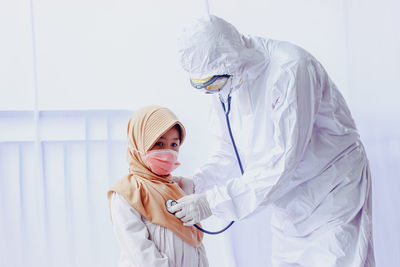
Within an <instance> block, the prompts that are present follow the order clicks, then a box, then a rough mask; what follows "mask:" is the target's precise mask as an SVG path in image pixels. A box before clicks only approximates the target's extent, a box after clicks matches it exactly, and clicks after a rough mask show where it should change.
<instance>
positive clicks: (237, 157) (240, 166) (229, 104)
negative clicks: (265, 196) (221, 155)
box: [194, 95, 244, 235]
mask: <svg viewBox="0 0 400 267" xmlns="http://www.w3.org/2000/svg"><path fill="white" fill-rule="evenodd" d="M220 101H221V104H222V108H223V110H224V113H225V118H226V125H227V126H228V131H229V136H230V138H231V141H232V145H233V149H234V150H235V154H236V159H237V162H238V164H239V168H240V171H241V173H242V175H243V173H244V171H243V166H242V161H241V160H240V156H239V152H238V150H237V147H236V143H235V139H234V138H233V134H232V129H231V123H230V121H229V113H230V112H231V96H230V95H229V96H228V111H227V110H226V107H225V103H224V102H223V101H222V100H221V99H220ZM234 222H235V221H231V222H230V223H229V224H228V225H227V226H226V227H225V228H223V229H222V230H220V231H216V232H211V231H207V230H205V229H203V228H201V227H200V226H198V225H196V224H195V225H194V227H196V228H197V229H198V230H200V231H202V232H203V233H206V234H209V235H217V234H220V233H222V232H225V231H226V230H227V229H228V228H229V227H231V226H232V224H233V223H234Z"/></svg>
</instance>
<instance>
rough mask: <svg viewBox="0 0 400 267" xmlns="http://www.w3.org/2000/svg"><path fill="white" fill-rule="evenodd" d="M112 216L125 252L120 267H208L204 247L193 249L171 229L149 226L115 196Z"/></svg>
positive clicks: (119, 197) (122, 253) (117, 195)
mask: <svg viewBox="0 0 400 267" xmlns="http://www.w3.org/2000/svg"><path fill="white" fill-rule="evenodd" d="M111 215H112V219H113V228H114V233H115V235H116V237H117V240H118V243H119V246H120V248H121V256H120V260H119V264H118V267H144V266H145V267H153V266H154V267H206V266H208V261H207V257H206V252H205V249H204V246H203V245H201V246H199V247H197V248H195V247H192V246H190V245H189V244H187V243H185V242H184V241H183V240H182V239H181V238H180V237H179V236H177V235H175V234H174V233H173V232H172V231H170V230H169V229H168V228H165V227H162V226H160V225H156V224H153V223H151V222H149V221H148V220H147V219H145V218H144V217H143V216H141V214H140V213H139V212H137V211H136V210H135V209H134V208H132V207H131V206H130V205H129V204H128V202H127V201H126V200H125V199H124V198H123V197H122V196H121V195H119V194H118V193H115V192H114V193H113V195H112V197H111Z"/></svg>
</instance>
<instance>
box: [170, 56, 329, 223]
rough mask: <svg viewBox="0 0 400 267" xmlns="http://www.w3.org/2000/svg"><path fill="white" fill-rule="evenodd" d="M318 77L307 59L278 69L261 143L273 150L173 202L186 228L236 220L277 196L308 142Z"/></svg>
mask: <svg viewBox="0 0 400 267" xmlns="http://www.w3.org/2000/svg"><path fill="white" fill-rule="evenodd" d="M320 75H321V77H324V75H325V72H324V70H323V69H322V67H321V66H320V65H319V64H318V63H317V62H315V61H313V60H312V59H301V60H299V61H298V62H295V63H293V64H291V65H290V66H288V67H287V68H286V69H284V70H282V73H281V75H280V77H279V78H278V80H277V82H276V83H275V85H274V88H272V90H274V94H272V95H273V99H272V101H270V99H266V103H271V104H270V105H269V104H267V105H266V110H265V111H264V112H268V113H270V118H271V121H272V124H273V138H272V140H265V142H272V143H273V148H272V149H271V150H269V151H270V152H268V153H264V154H260V155H259V156H258V158H257V159H256V160H254V161H253V162H251V163H249V164H248V166H247V168H246V170H245V172H244V174H243V176H240V175H239V176H236V178H233V179H230V180H228V181H227V182H226V183H225V184H224V185H214V186H213V187H212V188H210V189H208V190H207V191H206V192H205V193H203V194H199V195H190V196H186V197H184V198H182V199H180V200H178V204H177V205H175V206H174V211H178V212H177V213H176V214H175V215H176V216H177V217H178V218H180V219H181V220H182V221H183V222H185V223H186V225H191V224H193V223H196V222H198V221H199V220H202V219H205V218H207V217H208V216H210V215H211V213H212V214H213V215H216V216H218V217H220V218H222V219H225V220H228V221H236V220H240V219H243V218H245V217H246V216H248V215H249V214H251V213H253V212H254V211H255V210H256V209H257V208H259V207H261V206H266V205H268V204H269V203H271V202H273V201H274V200H276V199H278V198H279V197H280V196H282V195H283V194H284V193H285V192H286V190H287V185H288V184H290V180H291V179H292V177H293V174H294V172H295V170H296V168H297V166H298V165H299V163H300V162H301V159H302V157H303V155H304V152H305V150H306V148H307V146H308V144H309V142H310V139H311V134H312V129H313V126H314V121H315V116H316V113H317V112H318V107H319V103H320V100H321V87H322V85H321V79H320ZM259 123H262V122H259ZM266 138H267V137H266ZM234 177H235V176H234Z"/></svg>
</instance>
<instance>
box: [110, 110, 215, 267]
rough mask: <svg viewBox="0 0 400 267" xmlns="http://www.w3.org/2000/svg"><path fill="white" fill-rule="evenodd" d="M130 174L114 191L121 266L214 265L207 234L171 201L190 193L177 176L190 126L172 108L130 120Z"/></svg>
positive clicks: (136, 115)
mask: <svg viewBox="0 0 400 267" xmlns="http://www.w3.org/2000/svg"><path fill="white" fill-rule="evenodd" d="M127 138H128V145H129V147H128V151H127V159H128V162H129V174H128V175H126V176H125V177H123V178H122V179H121V180H119V181H118V182H117V183H116V184H115V185H114V186H113V187H112V188H111V190H110V191H109V192H108V199H109V203H110V209H111V218H112V222H113V228H114V232H115V235H116V237H117V240H118V243H119V245H120V248H121V250H122V252H121V257H120V262H119V265H118V266H119V267H122V266H124V267H152V266H154V267H164V266H165V267H203V266H208V261H207V258H206V254H205V249H204V246H203V245H202V243H201V242H202V238H203V234H202V233H201V232H200V231H198V230H197V229H196V228H194V227H186V226H183V224H182V222H181V221H180V220H179V219H177V218H176V217H175V216H174V215H173V214H170V213H169V212H168V211H167V210H166V207H165V202H166V201H167V200H169V199H172V200H175V199H179V198H181V197H182V196H183V195H184V194H185V193H184V192H183V191H182V189H181V188H180V187H179V186H178V185H177V184H176V183H175V182H174V181H173V180H172V177H171V175H170V172H171V171H173V170H174V169H175V168H176V167H178V165H179V163H178V162H177V157H178V152H179V147H180V145H181V143H182V142H183V140H184V139H185V128H184V127H183V125H182V124H181V123H180V122H179V121H178V120H177V118H176V117H175V115H174V114H173V113H172V112H171V111H170V110H168V109H167V108H163V107H157V106H149V107H145V108H142V109H140V110H138V111H136V112H135V113H134V114H133V116H132V117H131V119H130V121H129V124H128V137H127Z"/></svg>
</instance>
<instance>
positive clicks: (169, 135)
mask: <svg viewBox="0 0 400 267" xmlns="http://www.w3.org/2000/svg"><path fill="white" fill-rule="evenodd" d="M179 137H180V136H179V131H178V129H177V127H172V128H171V129H169V130H168V131H167V132H166V133H165V134H163V135H162V136H161V137H160V138H158V140H157V142H156V143H155V144H154V146H153V147H152V148H151V149H150V150H156V149H172V150H175V151H176V152H179V146H180V143H181V141H180V138H179Z"/></svg>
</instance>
